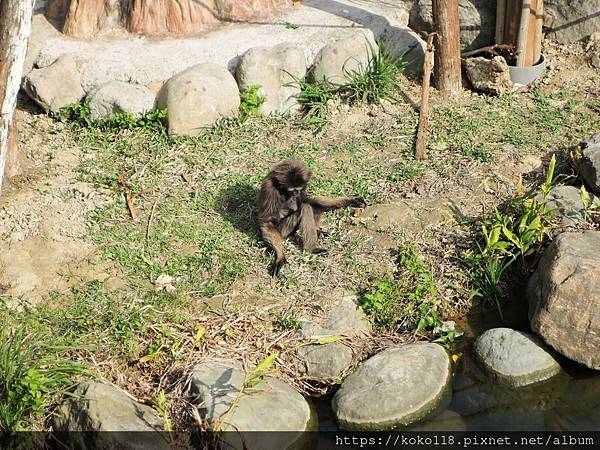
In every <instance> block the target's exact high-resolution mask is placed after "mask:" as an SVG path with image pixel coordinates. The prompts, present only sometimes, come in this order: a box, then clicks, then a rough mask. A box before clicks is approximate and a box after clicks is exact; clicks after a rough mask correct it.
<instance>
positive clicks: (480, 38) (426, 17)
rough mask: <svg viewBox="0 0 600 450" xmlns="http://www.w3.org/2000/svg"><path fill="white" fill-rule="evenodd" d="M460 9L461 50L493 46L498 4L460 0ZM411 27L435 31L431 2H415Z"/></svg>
mask: <svg viewBox="0 0 600 450" xmlns="http://www.w3.org/2000/svg"><path fill="white" fill-rule="evenodd" d="M458 7H459V10H458V15H459V22H460V46H461V49H462V50H475V49H478V48H481V47H485V46H486V45H490V44H492V43H493V41H494V33H495V29H496V2H492V1H489V0H459V2H458ZM409 25H410V27H411V28H412V29H413V30H416V31H422V32H427V33H429V32H430V31H433V16H432V13H431V1H429V0H416V1H415V3H414V5H413V8H412V10H411V12H410V20H409Z"/></svg>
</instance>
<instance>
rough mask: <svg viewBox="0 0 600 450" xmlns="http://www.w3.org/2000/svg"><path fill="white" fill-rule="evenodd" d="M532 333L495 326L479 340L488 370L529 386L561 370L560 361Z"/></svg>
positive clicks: (477, 352) (506, 380) (508, 381)
mask: <svg viewBox="0 0 600 450" xmlns="http://www.w3.org/2000/svg"><path fill="white" fill-rule="evenodd" d="M544 347H545V346H544V344H543V342H541V340H540V339H539V338H538V337H537V336H534V335H532V334H528V333H523V332H521V331H516V330H512V329H510V328H493V329H491V330H487V331H485V332H484V333H483V334H482V335H481V336H479V337H478V338H477V340H476V341H475V347H474V351H475V356H476V357H477V359H478V360H479V362H480V363H481V364H482V365H483V366H484V368H485V369H486V370H487V372H488V373H489V374H490V375H491V376H492V377H493V378H495V379H497V380H498V381H500V382H503V383H506V384H509V385H511V386H526V385H528V384H533V383H537V382H538V381H543V380H547V379H548V378H551V377H553V376H554V375H557V374H558V373H560V370H561V369H560V365H559V364H558V363H557V362H556V360H555V359H554V358H553V357H552V355H551V354H550V353H549V352H548V351H547V350H546V349H545V348H544Z"/></svg>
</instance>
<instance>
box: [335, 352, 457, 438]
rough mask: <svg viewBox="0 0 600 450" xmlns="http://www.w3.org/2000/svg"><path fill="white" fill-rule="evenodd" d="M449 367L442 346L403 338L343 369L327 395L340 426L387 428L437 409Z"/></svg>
mask: <svg viewBox="0 0 600 450" xmlns="http://www.w3.org/2000/svg"><path fill="white" fill-rule="evenodd" d="M451 383H452V371H451V364H450V358H449V356H448V354H447V353H446V351H445V350H444V348H443V347H441V346H439V345H437V344H431V343H419V344H408V345H403V346H401V347H397V348H391V349H387V350H384V351H383V352H381V353H379V354H377V355H375V356H373V357H371V358H369V359H368V360H366V361H365V362H363V363H362V364H361V365H360V367H359V368H358V369H357V370H356V371H355V372H354V373H352V374H351V375H349V376H348V377H347V378H346V379H345V380H344V382H343V383H342V386H341V388H340V390H339V391H338V392H336V394H335V396H334V397H333V401H332V408H333V411H334V413H335V415H336V418H337V421H338V423H339V425H340V427H341V428H342V429H348V430H365V431H369V430H388V429H392V428H395V427H398V426H406V425H410V424H412V423H415V422H418V421H420V420H423V419H425V418H427V417H429V416H432V415H435V414H438V413H440V412H441V411H442V410H443V409H445V406H446V403H447V401H448V400H449V397H450V395H451V394H450V392H451V389H450V386H451Z"/></svg>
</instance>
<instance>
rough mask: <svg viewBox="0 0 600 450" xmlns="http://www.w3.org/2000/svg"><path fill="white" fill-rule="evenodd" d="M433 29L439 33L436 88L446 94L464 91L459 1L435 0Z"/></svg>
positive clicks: (435, 67) (436, 56)
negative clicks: (461, 65)
mask: <svg viewBox="0 0 600 450" xmlns="http://www.w3.org/2000/svg"><path fill="white" fill-rule="evenodd" d="M433 29H434V30H435V31H436V32H437V33H438V39H437V45H436V47H437V48H436V51H435V64H434V66H433V70H434V75H435V86H436V88H437V89H438V90H439V91H441V92H443V93H444V94H446V95H447V94H453V93H455V92H459V91H460V90H461V89H462V80H461V67H460V63H461V61H460V27H459V21H458V0H433Z"/></svg>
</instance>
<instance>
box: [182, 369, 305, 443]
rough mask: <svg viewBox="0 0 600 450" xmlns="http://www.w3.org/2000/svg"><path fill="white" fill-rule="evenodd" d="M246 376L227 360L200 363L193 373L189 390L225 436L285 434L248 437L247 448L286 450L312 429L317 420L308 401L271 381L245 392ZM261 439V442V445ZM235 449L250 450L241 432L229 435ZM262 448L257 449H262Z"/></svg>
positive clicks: (227, 441) (263, 382)
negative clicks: (284, 449)
mask: <svg viewBox="0 0 600 450" xmlns="http://www.w3.org/2000/svg"><path fill="white" fill-rule="evenodd" d="M245 382H246V373H245V372H244V371H243V370H242V369H241V368H240V367H239V366H238V365H236V364H235V363H233V362H229V361H214V362H208V361H207V362H202V363H199V364H196V365H195V366H194V367H193V369H192V377H191V386H192V392H193V393H194V394H196V396H197V400H198V402H199V410H200V414H201V417H202V418H203V419H205V420H207V422H208V423H209V424H210V425H211V426H213V427H218V428H219V429H220V430H221V431H282V432H287V433H272V434H271V435H270V436H269V440H268V442H267V441H265V440H264V435H262V436H261V435H259V434H247V435H245V436H244V439H245V440H246V444H247V445H248V448H255V445H256V446H257V448H259V447H260V448H265V449H279V448H288V447H289V446H290V445H292V444H293V443H295V442H297V441H298V439H300V438H301V437H302V434H303V432H304V431H308V430H309V429H311V428H312V427H313V416H312V415H311V410H310V407H309V405H308V403H307V402H306V400H304V398H303V397H302V396H301V395H300V394H299V393H298V392H296V390H294V389H293V388H292V387H290V386H288V385H287V384H285V383H283V382H282V381H279V380H277V379H276V378H273V377H266V378H264V379H263V380H262V381H261V382H260V383H258V384H256V385H254V386H252V387H247V386H246V387H245V386H244V385H245ZM261 437H262V441H261ZM223 439H225V441H226V443H227V444H228V445H230V446H231V447H233V448H240V449H241V448H246V447H244V446H243V445H242V444H243V442H242V441H241V436H240V435H239V434H238V433H225V435H224V437H223ZM259 443H260V444H261V445H258V444H259Z"/></svg>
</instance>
